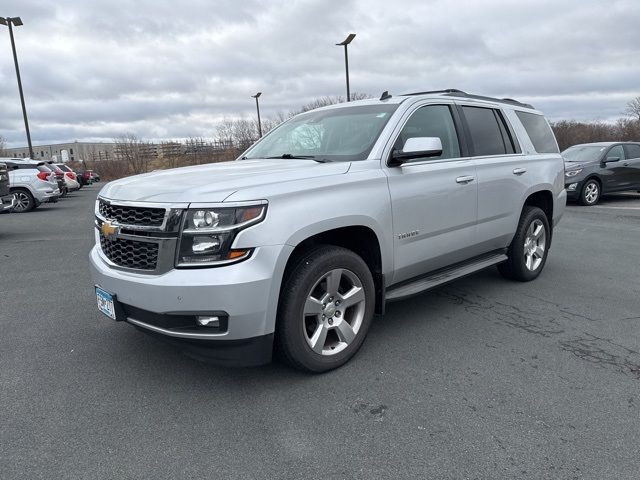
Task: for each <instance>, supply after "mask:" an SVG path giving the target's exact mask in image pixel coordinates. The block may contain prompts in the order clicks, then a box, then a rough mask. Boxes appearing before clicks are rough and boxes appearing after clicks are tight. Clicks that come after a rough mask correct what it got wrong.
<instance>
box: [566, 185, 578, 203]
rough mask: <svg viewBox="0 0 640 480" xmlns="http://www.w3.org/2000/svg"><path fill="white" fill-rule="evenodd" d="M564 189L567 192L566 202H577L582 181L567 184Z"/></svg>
mask: <svg viewBox="0 0 640 480" xmlns="http://www.w3.org/2000/svg"><path fill="white" fill-rule="evenodd" d="M564 188H565V190H566V191H567V200H571V201H575V200H578V199H579V198H580V192H581V191H582V181H572V182H567V183H566V184H565V186H564Z"/></svg>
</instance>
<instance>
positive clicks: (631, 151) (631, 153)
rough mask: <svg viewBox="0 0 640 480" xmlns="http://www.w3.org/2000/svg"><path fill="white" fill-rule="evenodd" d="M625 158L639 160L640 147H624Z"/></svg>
mask: <svg viewBox="0 0 640 480" xmlns="http://www.w3.org/2000/svg"><path fill="white" fill-rule="evenodd" d="M624 149H625V150H626V151H627V158H640V145H625V146H624Z"/></svg>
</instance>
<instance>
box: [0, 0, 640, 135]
mask: <svg viewBox="0 0 640 480" xmlns="http://www.w3.org/2000/svg"><path fill="white" fill-rule="evenodd" d="M0 9H1V11H0V15H3V16H20V17H22V20H23V22H24V26H22V27H18V28H16V29H15V36H16V43H17V47H18V55H19V61H20V67H21V73H22V82H23V86H24V90H25V97H26V102H27V110H28V113H29V120H30V124H31V135H32V138H33V141H34V144H40V143H48V142H54V141H61V142H62V141H72V140H105V141H109V140H111V139H112V138H113V137H115V136H118V135H120V134H122V133H124V132H133V133H135V134H137V135H138V136H140V137H142V138H146V139H165V138H166V139H170V138H173V139H177V138H184V137H188V136H203V137H213V136H215V128H216V124H217V122H219V121H220V120H221V119H223V118H225V117H241V116H250V115H254V113H255V103H253V102H254V100H253V99H252V98H251V97H250V95H252V94H254V93H255V92H257V91H262V92H263V95H262V97H261V99H260V100H261V104H260V105H261V110H262V113H263V115H264V116H270V115H275V114H276V113H277V112H279V111H283V112H287V111H289V110H292V109H295V108H297V107H299V106H301V105H303V104H304V103H307V102H309V101H311V100H312V99H314V98H316V97H320V96H325V95H344V90H345V85H344V57H343V51H342V49H341V47H336V46H335V45H334V44H335V43H337V42H340V41H341V40H343V39H344V38H345V37H346V35H347V34H348V33H350V32H355V33H356V34H357V37H356V39H355V40H354V41H353V43H352V44H351V45H350V47H349V66H350V74H351V75H350V76H351V90H352V92H354V91H355V92H363V93H369V94H374V95H379V94H380V93H381V92H382V91H383V90H389V91H390V92H391V93H402V92H408V91H416V90H418V91H419V90H427V89H440V88H448V87H455V88H459V89H462V90H466V91H469V92H474V93H479V94H484V95H495V96H508V97H513V98H517V99H519V100H524V101H527V102H530V103H533V104H534V105H535V106H536V107H538V108H540V109H541V110H543V111H545V112H546V113H547V114H548V116H549V118H550V119H552V120H559V119H577V120H605V121H608V120H612V119H615V118H617V117H620V116H621V114H622V111H623V110H624V107H625V104H626V103H627V102H628V101H629V100H630V99H632V98H633V97H636V96H638V95H640V28H639V25H640V1H638V0H619V1H615V0H610V1H605V0H552V1H547V0H520V1H516V0H483V1H471V0H469V1H454V0H451V1H430V0H419V1H403V0H396V1H394V2H389V1H385V0H340V1H333V0H283V1H279V0H270V1H268V2H267V1H255V0H181V1H180V2H175V1H169V0H135V1H133V0H59V1H55V2H52V1H50V0H8V1H7V0H4V1H2V3H1V4H0ZM0 106H1V107H0V136H3V137H5V138H6V139H7V140H8V144H9V146H22V145H24V144H25V143H26V142H25V137H24V131H23V124H22V115H21V111H20V103H19V97H18V89H17V84H16V79H15V71H14V67H13V61H12V58H11V49H10V44H9V35H8V32H7V29H6V27H4V26H1V25H0Z"/></svg>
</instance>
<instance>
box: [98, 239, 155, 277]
mask: <svg viewBox="0 0 640 480" xmlns="http://www.w3.org/2000/svg"><path fill="white" fill-rule="evenodd" d="M100 248H101V249H102V252H103V253H104V255H105V256H106V257H107V258H108V259H109V260H111V261H112V262H113V263H114V264H115V265H117V266H119V267H125V268H135V269H138V270H155V269H156V266H157V265H158V248H159V245H158V244H157V243H152V242H139V241H137V240H129V239H126V238H113V239H108V238H106V237H105V236H104V235H103V234H102V232H100Z"/></svg>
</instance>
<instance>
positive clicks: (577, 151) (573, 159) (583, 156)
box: [562, 142, 640, 206]
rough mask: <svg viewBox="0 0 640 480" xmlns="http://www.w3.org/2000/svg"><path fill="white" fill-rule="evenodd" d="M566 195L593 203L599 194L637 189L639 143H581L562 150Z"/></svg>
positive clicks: (639, 170)
mask: <svg viewBox="0 0 640 480" xmlns="http://www.w3.org/2000/svg"><path fill="white" fill-rule="evenodd" d="M562 156H563V157H564V159H565V178H564V180H565V188H566V189H567V199H568V200H575V201H578V202H580V203H581V204H582V205H587V206H590V205H595V204H596V203H598V200H600V197H601V196H602V194H606V193H615V192H623V191H640V143H638V142H600V143H583V144H580V145H574V146H573V147H569V148H567V149H566V150H565V151H563V152H562Z"/></svg>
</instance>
